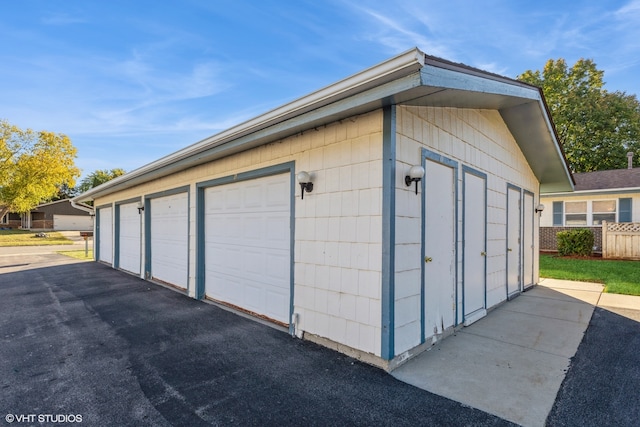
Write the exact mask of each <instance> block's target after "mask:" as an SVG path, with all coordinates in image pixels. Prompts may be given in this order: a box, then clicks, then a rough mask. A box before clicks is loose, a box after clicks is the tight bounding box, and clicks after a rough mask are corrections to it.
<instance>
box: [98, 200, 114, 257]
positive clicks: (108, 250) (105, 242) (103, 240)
mask: <svg viewBox="0 0 640 427" xmlns="http://www.w3.org/2000/svg"><path fill="white" fill-rule="evenodd" d="M98 212H99V213H98V215H99V222H98V233H100V235H99V238H98V242H99V247H98V248H99V249H98V250H99V254H100V255H99V257H100V258H99V261H102V262H106V263H109V264H111V263H112V262H113V209H112V208H111V207H108V208H100V209H99V210H98Z"/></svg>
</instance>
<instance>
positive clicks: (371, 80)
mask: <svg viewBox="0 0 640 427" xmlns="http://www.w3.org/2000/svg"><path fill="white" fill-rule="evenodd" d="M424 61H425V54H424V53H423V52H422V51H420V50H419V49H418V48H414V49H411V50H408V51H407V52H405V53H403V54H401V55H398V56H396V57H394V58H391V59H389V60H387V61H384V62H382V63H380V64H378V65H375V66H373V67H370V68H368V69H366V70H364V71H361V72H359V73H357V74H354V75H353V76H351V77H347V78H345V79H343V80H340V81H338V82H337V83H334V84H332V85H330V86H327V87H325V88H323V89H320V90H318V91H315V92H313V93H311V94H309V95H306V96H304V97H302V98H298V99H296V100H294V101H292V102H289V103H288V104H285V105H283V106H281V107H278V108H276V109H274V110H271V111H268V112H266V113H264V114H262V115H260V116H258V117H256V118H254V119H250V120H248V121H245V122H243V123H240V124H238V125H236V126H234V127H232V128H230V129H228V130H226V131H223V132H220V133H218V134H216V135H213V136H211V137H209V138H206V139H204V140H202V141H200V142H197V143H195V144H193V145H190V146H188V147H186V148H184V149H182V150H179V151H177V152H175V153H172V154H169V155H167V156H165V157H162V158H160V159H159V160H156V161H154V162H152V163H149V164H147V165H145V166H142V167H140V168H138V169H135V170H133V171H131V172H129V173H127V174H125V175H122V176H120V177H117V178H115V179H113V180H111V181H109V182H106V183H104V184H102V185H99V186H97V187H95V188H92V189H90V190H89V191H86V192H84V193H82V194H80V195H78V196H76V197H74V198H73V199H72V200H75V201H78V202H79V201H83V200H84V201H86V200H93V198H94V197H95V195H98V194H108V193H109V189H110V188H113V187H117V186H119V185H123V184H124V185H126V182H127V181H130V180H133V179H135V178H139V177H142V176H144V175H147V174H150V173H152V172H155V171H158V170H160V169H162V168H165V167H167V166H169V165H171V164H175V163H176V162H179V161H183V160H187V159H189V158H192V157H195V156H197V155H198V154H199V153H202V152H204V151H206V150H209V149H211V148H214V147H217V146H220V145H223V144H225V143H228V142H231V141H233V140H235V139H238V138H241V137H243V136H246V135H249V134H252V133H255V132H257V131H260V130H262V129H265V128H268V127H270V126H273V125H276V124H278V123H281V122H283V121H285V120H288V119H291V118H293V117H296V116H299V115H301V114H304V113H305V112H308V111H312V110H316V109H318V108H321V107H323V106H326V105H328V104H331V103H334V102H337V101H340V100H342V99H345V98H347V97H349V96H352V95H354V94H357V93H359V92H363V91H365V90H367V89H369V88H372V87H375V86H379V85H382V84H384V83H387V82H390V81H393V80H396V79H398V78H401V77H404V76H407V75H410V74H411V73H413V72H415V71H417V70H419V69H421V68H422V67H423V66H424ZM105 192H106V193H105Z"/></svg>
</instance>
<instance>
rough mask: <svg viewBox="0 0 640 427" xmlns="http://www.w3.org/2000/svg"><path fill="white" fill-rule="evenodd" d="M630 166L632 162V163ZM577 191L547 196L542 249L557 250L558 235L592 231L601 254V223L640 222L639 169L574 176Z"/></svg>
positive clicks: (542, 199)
mask: <svg viewBox="0 0 640 427" xmlns="http://www.w3.org/2000/svg"><path fill="white" fill-rule="evenodd" d="M629 164H630V165H631V158H630V163H629ZM573 177H574V179H575V183H576V185H575V191H573V192H553V193H548V194H544V195H542V197H541V202H542V203H543V204H544V205H545V206H546V209H545V210H544V211H543V213H542V215H541V217H540V249H541V250H549V251H555V250H557V240H556V234H557V233H558V232H559V231H564V230H570V229H572V228H576V227H579V228H589V229H591V230H592V231H593V233H594V237H595V243H594V246H595V251H596V252H600V251H601V250H602V221H607V222H640V168H631V167H629V168H627V169H615V170H607V171H597V172H586V173H576V174H573Z"/></svg>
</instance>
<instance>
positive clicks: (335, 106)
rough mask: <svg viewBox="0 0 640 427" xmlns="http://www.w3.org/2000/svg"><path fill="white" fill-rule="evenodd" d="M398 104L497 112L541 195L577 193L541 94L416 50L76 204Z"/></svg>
mask: <svg viewBox="0 0 640 427" xmlns="http://www.w3.org/2000/svg"><path fill="white" fill-rule="evenodd" d="M392 104H400V105H402V104H406V105H424V106H441V107H458V108H481V109H492V110H498V111H499V112H500V114H501V115H502V117H503V120H504V121H505V123H506V125H507V126H508V128H509V130H510V131H511V133H512V134H513V136H514V138H515V140H516V142H517V143H518V145H519V146H520V148H521V150H522V152H523V153H524V155H525V157H526V158H527V161H528V162H529V164H530V165H531V168H532V170H533V172H534V174H535V175H536V177H537V178H538V180H539V181H540V191H541V192H551V191H572V190H573V180H572V177H571V174H570V172H569V170H568V167H567V164H566V160H565V158H564V155H563V154H562V151H561V149H560V145H559V144H558V140H557V137H556V135H555V131H554V128H553V125H552V122H551V119H550V116H549V113H548V111H547V109H546V104H545V103H544V99H543V97H542V95H541V91H540V89H538V88H536V87H534V86H530V85H527V84H524V83H521V82H518V81H516V80H511V79H507V78H504V77H501V76H497V75H494V74H490V73H485V72H482V71H480V70H475V69H472V68H468V67H465V66H461V65H458V64H453V63H450V62H447V61H444V60H440V59H437V58H433V57H429V56H427V55H425V54H424V53H423V52H421V51H420V50H418V49H412V50H409V51H407V52H405V53H403V54H401V55H399V56H397V57H395V58H392V59H390V60H388V61H385V62H383V63H381V64H379V65H376V66H374V67H372V68H369V69H367V70H364V71H362V72H360V73H358V74H355V75H353V76H351V77H349V78H346V79H344V80H341V81H339V82H337V83H334V84H333V85H331V86H328V87H326V88H324V89H321V90H319V91H316V92H313V93H312V94H309V95H307V96H305V97H303V98H300V99H297V100H295V101H292V102H290V103H288V104H286V105H283V106H282V107H279V108H276V109H274V110H272V111H269V112H267V113H265V114H263V115H261V116H258V117H256V118H254V119H251V120H248V121H246V122H244V123H241V124H239V125H237V126H234V127H232V128H231V129H228V130H226V131H223V132H221V133H218V134H216V135H214V136H211V137H209V138H206V139H204V140H202V141H200V142H198V143H195V144H193V145H190V146H188V147H186V148H184V149H182V150H179V151H177V152H175V153H173V154H170V155H168V156H165V157H163V158H161V159H159V160H156V161H154V162H152V163H149V164H147V165H145V166H142V167H140V168H138V169H135V170H133V171H131V172H129V173H127V174H125V175H122V176H119V177H117V178H115V179H113V180H111V181H109V182H107V183H104V184H102V185H100V186H98V187H95V188H93V189H91V190H89V191H87V192H85V193H83V194H80V195H79V196H76V197H75V198H74V201H77V202H80V201H88V200H94V199H96V198H98V197H102V196H106V195H108V194H111V193H113V192H116V191H121V190H124V189H127V188H130V187H133V186H135V185H139V184H143V183H145V182H149V181H152V180H155V179H158V178H161V177H163V176H167V175H170V174H173V173H176V172H179V171H181V170H184V169H187V168H191V167H194V166H197V165H200V164H203V163H207V162H210V161H213V160H216V159H219V158H222V157H226V156H229V155H231V154H235V153H238V152H241V151H245V150H248V149H251V148H255V147H257V146H260V145H263V144H266V143H268V142H272V141H276V140H278V139H282V138H285V137H287V136H291V135H295V134H296V133H299V132H302V131H305V130H308V129H312V128H314V127H317V126H322V125H325V124H328V123H331V122H335V121H337V120H341V119H344V118H347V117H351V116H354V115H358V114H363V113H366V112H369V111H372V110H375V109H379V108H381V107H384V106H387V105H392Z"/></svg>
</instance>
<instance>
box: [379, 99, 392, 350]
mask: <svg viewBox="0 0 640 427" xmlns="http://www.w3.org/2000/svg"><path fill="white" fill-rule="evenodd" d="M382 113H383V118H382V292H381V305H382V337H381V340H380V341H381V349H380V354H381V357H382V358H383V359H384V360H391V359H393V357H394V356H395V342H394V341H395V330H394V329H395V303H396V302H395V269H396V268H395V245H396V106H395V105H390V106H387V107H384V108H383V109H382Z"/></svg>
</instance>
